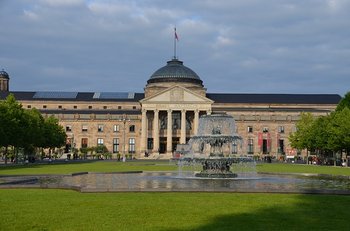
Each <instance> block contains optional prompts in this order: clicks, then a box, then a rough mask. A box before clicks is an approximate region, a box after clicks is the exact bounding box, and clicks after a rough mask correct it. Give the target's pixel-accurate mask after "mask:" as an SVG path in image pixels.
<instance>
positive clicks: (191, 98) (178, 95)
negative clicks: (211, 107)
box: [140, 85, 213, 104]
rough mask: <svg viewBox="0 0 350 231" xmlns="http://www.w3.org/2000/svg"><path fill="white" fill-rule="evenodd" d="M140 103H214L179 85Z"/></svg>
mask: <svg viewBox="0 0 350 231" xmlns="http://www.w3.org/2000/svg"><path fill="white" fill-rule="evenodd" d="M140 102H141V103H142V104H147V103H157V104H159V103H184V104H189V103H192V104H193V103H196V104H203V103H204V104H212V103H213V101H212V100H211V99H208V98H206V97H203V96H201V95H199V94H196V93H194V92H191V91H190V90H188V89H186V88H184V87H182V86H178V85H175V86H173V87H170V88H168V89H166V90H164V91H161V92H159V93H158V94H155V95H153V96H150V97H148V98H145V99H142V100H141V101H140Z"/></svg>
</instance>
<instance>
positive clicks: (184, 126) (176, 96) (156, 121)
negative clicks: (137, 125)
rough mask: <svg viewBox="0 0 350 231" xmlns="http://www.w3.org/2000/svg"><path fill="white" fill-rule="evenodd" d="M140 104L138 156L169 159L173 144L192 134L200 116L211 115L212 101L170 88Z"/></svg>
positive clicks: (184, 89) (184, 90)
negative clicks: (161, 156) (162, 155)
mask: <svg viewBox="0 0 350 231" xmlns="http://www.w3.org/2000/svg"><path fill="white" fill-rule="evenodd" d="M140 103H141V105H142V121H141V127H142V129H141V152H149V153H152V154H165V156H166V157H169V156H171V155H172V152H173V151H174V150H175V148H176V145H177V144H185V143H186V142H187V141H188V139H189V138H190V137H191V136H193V135H195V134H196V132H197V129H198V121H199V117H200V115H202V114H210V113H211V105H212V103H213V101H212V100H210V99H208V98H206V97H203V96H201V95H199V94H196V93H193V92H190V91H189V90H188V89H186V88H184V87H182V86H180V85H174V86H173V87H170V88H168V89H166V90H164V91H161V92H159V93H158V94H155V95H153V96H151V97H148V98H145V99H143V100H141V101H140Z"/></svg>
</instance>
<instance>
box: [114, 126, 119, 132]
mask: <svg viewBox="0 0 350 231" xmlns="http://www.w3.org/2000/svg"><path fill="white" fill-rule="evenodd" d="M119 128H120V126H119V125H117V124H115V125H113V132H119Z"/></svg>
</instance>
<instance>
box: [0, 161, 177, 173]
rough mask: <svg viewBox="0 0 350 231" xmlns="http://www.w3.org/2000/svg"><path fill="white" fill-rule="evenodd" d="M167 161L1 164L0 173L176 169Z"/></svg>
mask: <svg viewBox="0 0 350 231" xmlns="http://www.w3.org/2000/svg"><path fill="white" fill-rule="evenodd" d="M176 170H177V166H175V164H174V163H170V162H169V161H129V162H118V161H89V162H76V161H71V162H67V163H58V164H56V163H52V164H30V165H22V166H4V165H3V166H1V167H0V175H1V174H4V175H15V174H70V173H75V172H122V171H176Z"/></svg>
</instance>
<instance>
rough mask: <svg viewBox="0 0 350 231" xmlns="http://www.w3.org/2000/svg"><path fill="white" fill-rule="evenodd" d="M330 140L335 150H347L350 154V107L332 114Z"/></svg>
mask: <svg viewBox="0 0 350 231" xmlns="http://www.w3.org/2000/svg"><path fill="white" fill-rule="evenodd" d="M331 121H332V124H331V127H330V130H331V132H332V136H331V137H330V142H331V146H332V149H333V150H334V151H340V152H341V151H343V150H344V151H345V152H346V153H347V154H350V108H349V107H344V108H343V109H342V110H341V111H336V112H335V113H334V114H332V120H331Z"/></svg>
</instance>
